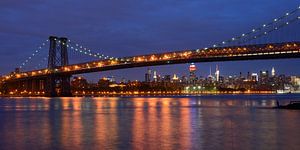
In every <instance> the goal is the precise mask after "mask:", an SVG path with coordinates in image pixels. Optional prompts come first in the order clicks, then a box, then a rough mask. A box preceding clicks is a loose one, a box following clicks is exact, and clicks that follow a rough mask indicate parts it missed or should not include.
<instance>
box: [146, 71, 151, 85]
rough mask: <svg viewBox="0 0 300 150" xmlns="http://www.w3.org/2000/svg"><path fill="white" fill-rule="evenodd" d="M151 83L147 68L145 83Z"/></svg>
mask: <svg viewBox="0 0 300 150" xmlns="http://www.w3.org/2000/svg"><path fill="white" fill-rule="evenodd" d="M150 81H151V70H150V69H149V68H148V70H147V72H146V74H145V82H150Z"/></svg>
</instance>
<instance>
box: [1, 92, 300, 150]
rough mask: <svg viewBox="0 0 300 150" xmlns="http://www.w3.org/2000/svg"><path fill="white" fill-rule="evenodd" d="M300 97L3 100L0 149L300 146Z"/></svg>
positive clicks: (251, 147)
mask: <svg viewBox="0 0 300 150" xmlns="http://www.w3.org/2000/svg"><path fill="white" fill-rule="evenodd" d="M277 100H278V101H279V102H280V103H281V104H287V103H288V102H289V101H290V100H300V95H277V96H276V95H260V96H258V95H252V96H245V95H236V96H229V95H228V96H201V97H154V98H149V97H148V98H146V97H122V98H115V97H101V98H51V99H50V98H1V100H0V122H1V124H0V133H1V134H0V139H1V140H0V148H1V149H35V148H36V149H275V148H277V149H299V148H300V142H299V139H300V130H299V124H300V111H298V110H276V109H272V107H274V106H276V101H277Z"/></svg>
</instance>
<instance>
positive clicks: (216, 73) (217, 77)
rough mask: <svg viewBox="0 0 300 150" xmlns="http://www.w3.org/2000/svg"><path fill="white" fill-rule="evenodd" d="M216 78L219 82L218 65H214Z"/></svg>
mask: <svg viewBox="0 0 300 150" xmlns="http://www.w3.org/2000/svg"><path fill="white" fill-rule="evenodd" d="M215 76H216V80H217V82H219V80H220V71H219V67H218V65H216V72H215Z"/></svg>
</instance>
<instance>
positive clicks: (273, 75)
mask: <svg viewBox="0 0 300 150" xmlns="http://www.w3.org/2000/svg"><path fill="white" fill-rule="evenodd" d="M271 75H272V77H275V75H276V72H275V68H274V67H272V72H271Z"/></svg>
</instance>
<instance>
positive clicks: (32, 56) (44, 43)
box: [19, 40, 49, 69]
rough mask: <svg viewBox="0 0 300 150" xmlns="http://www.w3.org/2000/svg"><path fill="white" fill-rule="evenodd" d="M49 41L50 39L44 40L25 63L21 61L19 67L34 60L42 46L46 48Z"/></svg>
mask: <svg viewBox="0 0 300 150" xmlns="http://www.w3.org/2000/svg"><path fill="white" fill-rule="evenodd" d="M47 42H49V40H46V42H43V43H42V44H41V45H40V46H39V47H38V48H37V49H36V50H35V51H34V52H33V53H32V54H31V55H30V56H29V57H28V58H27V59H26V60H25V61H24V62H23V63H21V65H20V66H19V68H20V69H21V68H24V67H25V66H26V65H27V64H28V63H29V62H30V61H31V60H32V58H34V57H35V56H37V55H38V54H39V53H40V52H41V50H42V48H44V47H45V46H46V45H47Z"/></svg>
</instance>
